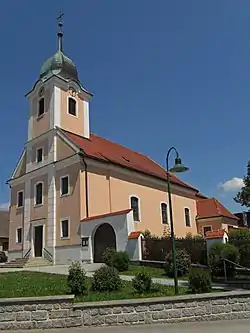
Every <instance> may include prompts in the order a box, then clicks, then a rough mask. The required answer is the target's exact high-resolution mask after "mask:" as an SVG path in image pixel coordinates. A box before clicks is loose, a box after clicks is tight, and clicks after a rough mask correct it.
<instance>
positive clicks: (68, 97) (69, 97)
mask: <svg viewBox="0 0 250 333" xmlns="http://www.w3.org/2000/svg"><path fill="white" fill-rule="evenodd" d="M70 99H73V100H74V101H75V102H76V114H75V115H74V114H71V113H69V100H70ZM67 114H68V115H70V116H72V117H75V118H78V101H77V99H76V98H74V97H73V96H71V95H70V96H69V95H68V96H67Z"/></svg>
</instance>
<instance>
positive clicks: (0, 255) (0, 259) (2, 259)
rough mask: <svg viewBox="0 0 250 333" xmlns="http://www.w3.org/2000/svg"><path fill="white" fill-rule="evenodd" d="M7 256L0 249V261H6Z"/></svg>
mask: <svg viewBox="0 0 250 333" xmlns="http://www.w3.org/2000/svg"><path fill="white" fill-rule="evenodd" d="M7 260H8V257H7V256H6V253H5V252H3V251H0V262H7Z"/></svg>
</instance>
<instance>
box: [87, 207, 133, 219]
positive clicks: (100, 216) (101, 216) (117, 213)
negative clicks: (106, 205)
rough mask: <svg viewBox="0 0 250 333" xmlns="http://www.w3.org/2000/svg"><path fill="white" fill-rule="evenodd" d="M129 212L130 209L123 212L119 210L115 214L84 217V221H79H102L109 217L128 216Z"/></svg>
mask: <svg viewBox="0 0 250 333" xmlns="http://www.w3.org/2000/svg"><path fill="white" fill-rule="evenodd" d="M131 210H132V209H130V208H129V209H124V210H119V211H117V212H111V213H107V214H101V215H96V216H91V217H85V218H84V219H82V220H81V222H88V221H92V220H97V219H102V218H105V217H109V216H116V215H123V214H128V213H129V212H131Z"/></svg>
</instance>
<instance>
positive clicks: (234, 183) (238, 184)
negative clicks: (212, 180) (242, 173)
mask: <svg viewBox="0 0 250 333" xmlns="http://www.w3.org/2000/svg"><path fill="white" fill-rule="evenodd" d="M243 185H244V183H243V179H242V178H238V177H233V178H232V179H229V180H227V181H226V182H225V183H220V184H219V188H221V189H223V190H224V191H226V192H230V191H238V190H240V189H241V188H242V186H243Z"/></svg>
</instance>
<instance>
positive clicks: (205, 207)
mask: <svg viewBox="0 0 250 333" xmlns="http://www.w3.org/2000/svg"><path fill="white" fill-rule="evenodd" d="M220 216H224V217H230V218H231V219H234V220H238V217H237V216H235V215H234V214H232V213H231V212H230V211H229V210H228V209H227V208H226V207H224V206H223V205H222V203H220V202H219V201H218V200H217V199H215V198H208V199H198V200H197V218H207V217H220Z"/></svg>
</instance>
